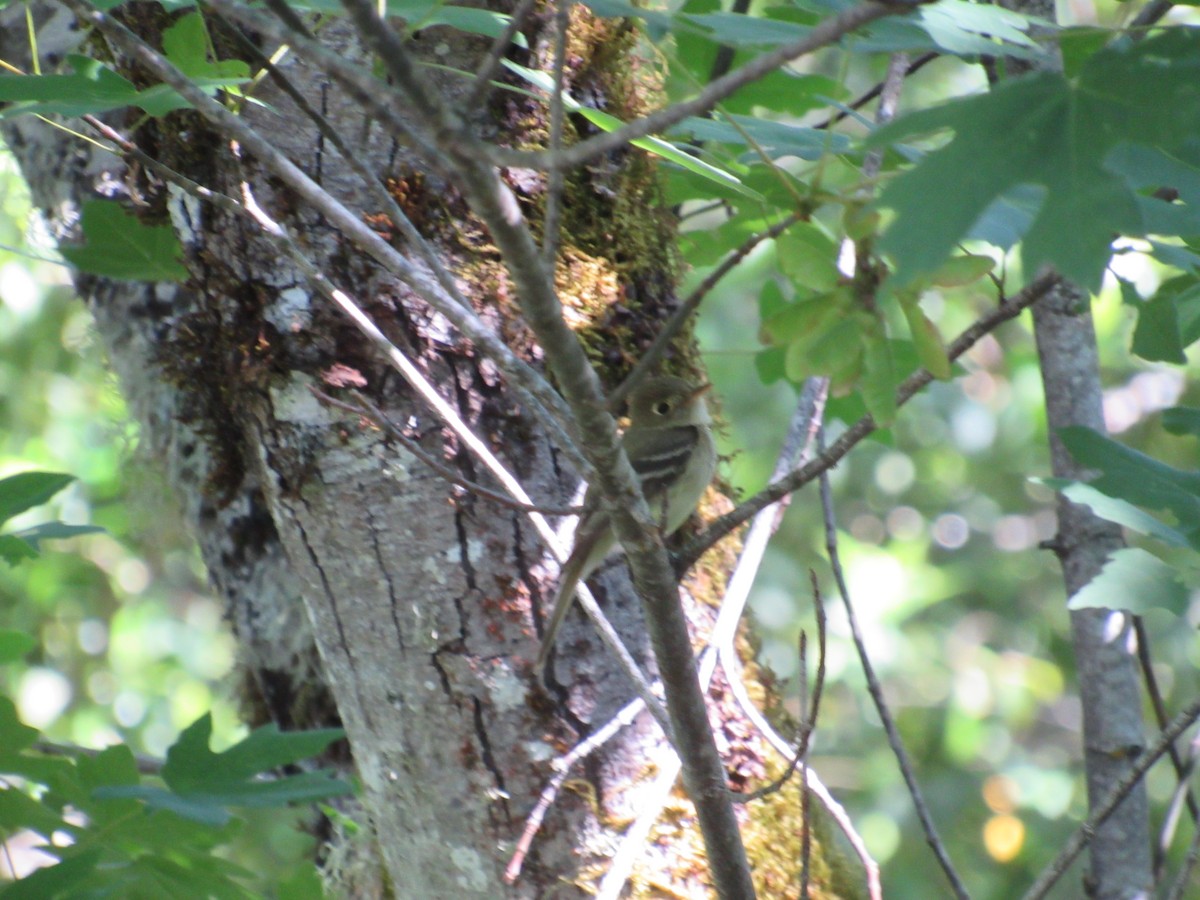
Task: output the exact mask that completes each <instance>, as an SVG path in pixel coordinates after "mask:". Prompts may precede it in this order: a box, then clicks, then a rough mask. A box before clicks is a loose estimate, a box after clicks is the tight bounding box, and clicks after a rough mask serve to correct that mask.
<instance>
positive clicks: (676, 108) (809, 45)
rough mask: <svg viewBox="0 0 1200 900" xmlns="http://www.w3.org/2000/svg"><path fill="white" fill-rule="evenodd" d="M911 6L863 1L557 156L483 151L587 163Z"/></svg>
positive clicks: (567, 164)
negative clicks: (681, 97) (674, 99)
mask: <svg viewBox="0 0 1200 900" xmlns="http://www.w3.org/2000/svg"><path fill="white" fill-rule="evenodd" d="M915 5H916V4H913V5H911V6H910V5H909V4H906V3H892V4H884V3H876V2H874V0H867V2H864V3H860V4H858V5H857V6H852V7H850V8H849V9H846V10H843V11H842V12H840V13H838V14H837V15H836V16H831V17H829V18H828V19H825V20H824V21H822V22H820V23H819V24H818V25H816V26H815V27H814V28H813V29H812V31H810V32H809V33H808V34H807V35H806V36H805V37H803V38H801V39H800V40H797V41H793V42H792V43H790V44H785V45H784V46H782V47H780V48H778V49H777V50H773V51H771V52H770V53H764V54H763V55H762V56H758V57H756V58H754V59H752V60H751V61H750V62H748V63H746V64H745V65H744V66H742V67H741V68H739V69H735V70H734V71H732V72H730V73H729V74H728V75H725V76H723V77H721V78H718V79H717V80H716V81H712V82H709V84H707V85H706V86H705V87H704V88H703V89H702V90H700V92H699V93H697V94H696V96H695V97H692V98H691V99H690V100H684V101H682V102H680V103H676V104H674V105H672V106H668V107H664V108H663V109H659V110H655V111H654V112H652V113H650V114H649V115H646V116H643V117H642V118H640V119H634V120H633V121H632V122H630V123H628V124H627V125H624V126H622V127H621V128H618V129H617V130H616V131H611V132H606V133H604V134H598V135H596V136H595V137H591V138H588V139H587V140H585V141H581V142H580V143H578V144H574V145H573V146H571V147H567V148H565V149H563V150H562V151H560V152H557V153H555V152H553V151H547V150H543V151H533V152H529V151H516V150H506V149H503V148H499V147H488V148H486V151H487V153H488V155H489V157H490V159H491V161H492V162H493V163H495V164H497V165H505V166H527V167H529V168H534V169H553V168H558V169H571V168H574V167H575V166H578V165H580V164H581V163H584V162H587V161H588V160H589V159H592V158H594V157H596V156H600V155H601V154H603V153H608V152H609V151H612V150H615V149H617V148H618V147H621V146H624V145H625V144H628V143H629V142H630V141H632V140H636V139H637V138H641V137H646V135H649V134H654V133H656V132H660V131H664V130H665V129H667V128H670V127H671V126H672V125H675V124H677V123H679V122H682V121H683V120H684V119H686V118H687V117H688V116H694V115H700V114H702V113H705V112H708V111H709V110H710V109H712V108H713V107H714V106H716V105H717V103H719V102H720V101H721V100H724V99H725V98H726V97H728V96H729V95H730V94H732V93H733V92H734V91H736V90H738V89H739V88H741V87H744V86H746V85H747V84H750V83H751V82H752V81H757V80H758V79H759V78H762V77H763V76H764V75H766V74H768V73H769V72H773V71H774V70H775V69H778V68H779V67H780V66H783V65H785V64H786V63H789V62H791V61H793V60H795V59H798V58H800V57H801V56H804V55H806V54H809V53H812V52H813V51H814V50H820V49H821V48H822V47H827V46H829V45H830V44H832V43H834V42H835V41H837V40H838V39H840V38H841V37H843V36H844V35H846V34H849V33H850V32H851V31H853V30H854V29H856V28H861V27H862V26H863V25H866V24H868V23H869V22H874V21H875V20H876V19H882V18H884V17H885V16H894V15H901V14H903V13H906V12H911V11H912V9H913V6H915Z"/></svg>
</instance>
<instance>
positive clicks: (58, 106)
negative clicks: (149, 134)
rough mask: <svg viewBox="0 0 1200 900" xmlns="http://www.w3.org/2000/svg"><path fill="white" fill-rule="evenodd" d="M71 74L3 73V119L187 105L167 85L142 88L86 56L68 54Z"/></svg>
mask: <svg viewBox="0 0 1200 900" xmlns="http://www.w3.org/2000/svg"><path fill="white" fill-rule="evenodd" d="M67 64H68V65H69V66H70V68H71V69H72V70H73V71H74V74H72V75H0V101H8V102H11V103H12V104H13V105H12V106H10V107H8V108H7V109H4V110H0V119H8V118H14V117H16V116H21V115H33V114H37V115H51V114H57V115H62V116H82V115H86V114H88V113H102V112H108V111H109V110H114V109H121V108H123V107H127V106H137V107H140V108H142V109H144V110H145V111H146V112H147V113H149V114H150V115H152V116H161V115H164V114H166V113H168V112H170V111H171V110H175V109H181V108H184V107H186V106H188V105H189V104H188V102H187V101H186V100H184V99H183V97H181V96H180V95H179V94H177V93H176V92H175V91H174V90H173V89H171V88H169V87H167V86H166V85H155V86H154V87H151V88H148V89H146V90H144V91H139V90H138V89H137V88H135V87H134V86H133V84H132V83H131V82H129V81H127V80H126V79H124V78H122V77H121V76H120V75H118V74H117V73H116V72H114V71H113V70H112V69H110V68H108V67H107V66H105V65H103V64H102V63H100V62H98V61H97V60H94V59H91V58H89V57H86V56H78V55H74V54H72V55H69V56H67Z"/></svg>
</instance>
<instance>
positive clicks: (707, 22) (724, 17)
mask: <svg viewBox="0 0 1200 900" xmlns="http://www.w3.org/2000/svg"><path fill="white" fill-rule="evenodd" d="M680 18H682V19H683V20H684V21H687V22H691V23H692V24H693V25H696V26H698V27H700V28H701V29H703V30H704V31H706V32H708V34H709V36H710V37H711V38H712V40H714V41H719V42H720V43H722V44H729V45H730V46H733V47H777V46H779V45H780V44H790V43H791V42H792V41H798V40H800V39H802V38H804V37H806V36H807V35H808V34H809V33H810V32H811V31H812V28H811V27H809V26H806V25H798V24H796V23H794V22H783V21H780V20H778V19H768V18H765V17H764V16H762V15H754V16H747V15H741V14H739V13H730V12H715V13H708V14H705V15H683V16H681V17H680Z"/></svg>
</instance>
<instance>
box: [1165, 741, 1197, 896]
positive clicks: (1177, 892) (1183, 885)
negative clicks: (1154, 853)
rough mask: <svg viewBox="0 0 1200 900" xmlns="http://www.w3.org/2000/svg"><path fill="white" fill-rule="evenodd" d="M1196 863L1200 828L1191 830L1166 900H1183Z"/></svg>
mask: <svg viewBox="0 0 1200 900" xmlns="http://www.w3.org/2000/svg"><path fill="white" fill-rule="evenodd" d="M1172 743H1174V741H1172ZM1197 863H1200V828H1194V829H1192V840H1191V843H1190V844H1188V852H1187V856H1186V857H1184V860H1183V865H1181V866H1180V867H1179V872H1178V874H1177V875H1176V876H1175V881H1174V882H1173V883H1172V884H1171V889H1170V890H1169V891H1168V892H1167V898H1166V900H1183V898H1184V894H1185V892H1186V891H1187V888H1188V884H1189V882H1191V880H1192V873H1193V872H1194V871H1196V865H1197Z"/></svg>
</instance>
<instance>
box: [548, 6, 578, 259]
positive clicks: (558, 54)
mask: <svg viewBox="0 0 1200 900" xmlns="http://www.w3.org/2000/svg"><path fill="white" fill-rule="evenodd" d="M570 24H571V0H558V9H557V11H556V12H555V15H554V92H553V93H552V94H551V95H550V149H551V150H561V149H562V142H563V141H562V138H563V118H564V116H565V115H566V113H565V109H564V107H565V103H564V102H563V90H564V85H565V77H566V65H567V29H568V28H569V27H570ZM565 177H566V176H565V174H564V172H563V170H562V169H554V170H552V171H551V172H550V173H549V174H548V176H547V183H546V214H545V217H544V218H543V220H542V261H543V262H544V263H545V265H546V270H547V271H548V272H550V273H552V274H551V277H553V272H554V262H555V260H556V259H557V257H558V238H559V233H558V231H559V227H560V225H561V224H562V200H563V182H564V180H565Z"/></svg>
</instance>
